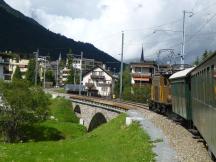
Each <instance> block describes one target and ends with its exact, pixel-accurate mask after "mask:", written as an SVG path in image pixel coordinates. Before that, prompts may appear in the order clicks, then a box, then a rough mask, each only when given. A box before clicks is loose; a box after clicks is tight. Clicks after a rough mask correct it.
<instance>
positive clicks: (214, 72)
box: [211, 65, 216, 106]
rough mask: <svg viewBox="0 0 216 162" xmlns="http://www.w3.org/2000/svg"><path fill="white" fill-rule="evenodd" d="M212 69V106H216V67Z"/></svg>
mask: <svg viewBox="0 0 216 162" xmlns="http://www.w3.org/2000/svg"><path fill="white" fill-rule="evenodd" d="M211 69H212V90H213V93H212V94H213V97H212V102H213V104H212V105H214V106H216V67H215V66H214V65H212V67H211Z"/></svg>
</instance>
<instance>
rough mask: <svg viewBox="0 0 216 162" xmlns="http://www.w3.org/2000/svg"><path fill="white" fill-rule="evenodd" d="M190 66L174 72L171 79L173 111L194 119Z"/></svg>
mask: <svg viewBox="0 0 216 162" xmlns="http://www.w3.org/2000/svg"><path fill="white" fill-rule="evenodd" d="M193 69H194V68H188V69H185V70H182V71H179V72H176V73H174V74H173V75H172V76H171V77H170V78H169V79H170V82H171V92H172V111H173V112H174V113H176V114H178V115H179V116H181V117H182V118H184V119H186V120H189V121H190V120H192V110H191V94H190V89H191V86H190V75H189V74H190V72H191V71H192V70H193Z"/></svg>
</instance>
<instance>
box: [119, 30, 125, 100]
mask: <svg viewBox="0 0 216 162" xmlns="http://www.w3.org/2000/svg"><path fill="white" fill-rule="evenodd" d="M123 55H124V31H122V49H121V72H120V92H119V97H120V99H121V98H122V84H123V66H124V65H123Z"/></svg>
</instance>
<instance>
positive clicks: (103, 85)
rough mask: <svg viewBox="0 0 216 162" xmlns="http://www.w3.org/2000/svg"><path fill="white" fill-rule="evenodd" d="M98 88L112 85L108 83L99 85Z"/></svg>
mask: <svg viewBox="0 0 216 162" xmlns="http://www.w3.org/2000/svg"><path fill="white" fill-rule="evenodd" d="M97 86H98V87H111V84H108V83H97Z"/></svg>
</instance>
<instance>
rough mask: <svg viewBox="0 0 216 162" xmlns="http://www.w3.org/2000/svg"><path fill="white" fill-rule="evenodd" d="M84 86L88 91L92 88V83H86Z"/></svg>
mask: <svg viewBox="0 0 216 162" xmlns="http://www.w3.org/2000/svg"><path fill="white" fill-rule="evenodd" d="M85 86H86V87H87V88H88V89H92V88H94V83H86V84H85Z"/></svg>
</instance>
